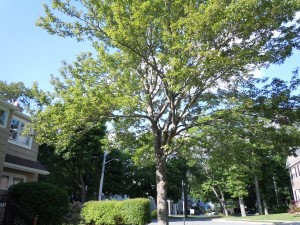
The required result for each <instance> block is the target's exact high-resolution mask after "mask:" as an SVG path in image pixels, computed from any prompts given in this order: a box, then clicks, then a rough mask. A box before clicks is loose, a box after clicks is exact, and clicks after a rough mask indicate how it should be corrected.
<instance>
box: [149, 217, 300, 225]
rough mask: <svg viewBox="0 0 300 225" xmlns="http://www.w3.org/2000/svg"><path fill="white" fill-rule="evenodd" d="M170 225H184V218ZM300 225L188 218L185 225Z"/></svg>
mask: <svg viewBox="0 0 300 225" xmlns="http://www.w3.org/2000/svg"><path fill="white" fill-rule="evenodd" d="M169 224H170V225H184V222H183V219H182V218H172V219H170V220H169ZM222 224H224V225H271V224H276V225H279V224H282V225H300V222H276V223H272V222H240V221H227V220H224V219H215V218H211V219H210V218H207V217H206V218H186V221H185V225H222ZM149 225H157V221H152V223H150V224H149Z"/></svg>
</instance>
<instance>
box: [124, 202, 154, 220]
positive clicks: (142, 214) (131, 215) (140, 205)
mask: <svg viewBox="0 0 300 225" xmlns="http://www.w3.org/2000/svg"><path fill="white" fill-rule="evenodd" d="M119 203H120V204H121V207H120V208H121V216H122V219H123V222H124V224H132V225H143V224H147V223H151V213H150V201H149V200H148V199H145V198H136V199H128V200H125V201H120V202H119Z"/></svg>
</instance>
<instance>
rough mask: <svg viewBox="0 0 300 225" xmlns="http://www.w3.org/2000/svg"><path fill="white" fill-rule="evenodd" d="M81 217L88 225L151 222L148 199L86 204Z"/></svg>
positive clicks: (140, 224) (138, 224)
mask: <svg viewBox="0 0 300 225" xmlns="http://www.w3.org/2000/svg"><path fill="white" fill-rule="evenodd" d="M81 216H82V218H83V219H84V221H85V223H86V224H89V225H118V224H132V225H144V224H147V223H150V222H151V214H150V201H149V200H148V199H128V200H124V201H100V202H99V201H90V202H86V203H85V204H84V206H83V209H82V211H81Z"/></svg>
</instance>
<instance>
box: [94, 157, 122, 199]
mask: <svg viewBox="0 0 300 225" xmlns="http://www.w3.org/2000/svg"><path fill="white" fill-rule="evenodd" d="M107 155H108V152H107V151H105V152H104V156H103V164H102V171H101V177H100V185H99V195H98V201H101V200H102V189H103V179H104V171H105V164H106V163H109V162H111V161H113V160H116V161H119V159H111V160H108V161H106V156H107Z"/></svg>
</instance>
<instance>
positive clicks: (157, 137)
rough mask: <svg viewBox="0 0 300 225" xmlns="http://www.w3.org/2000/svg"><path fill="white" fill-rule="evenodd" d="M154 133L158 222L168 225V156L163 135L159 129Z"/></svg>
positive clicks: (160, 224) (159, 224) (161, 224)
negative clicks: (163, 143) (162, 138)
mask: <svg viewBox="0 0 300 225" xmlns="http://www.w3.org/2000/svg"><path fill="white" fill-rule="evenodd" d="M153 133H154V149H155V164H156V190H157V198H156V199H157V203H156V204H157V222H158V225H168V224H169V217H168V202H167V173H166V156H165V154H164V150H163V146H162V142H161V133H160V132H159V131H158V129H154V132H153Z"/></svg>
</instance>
